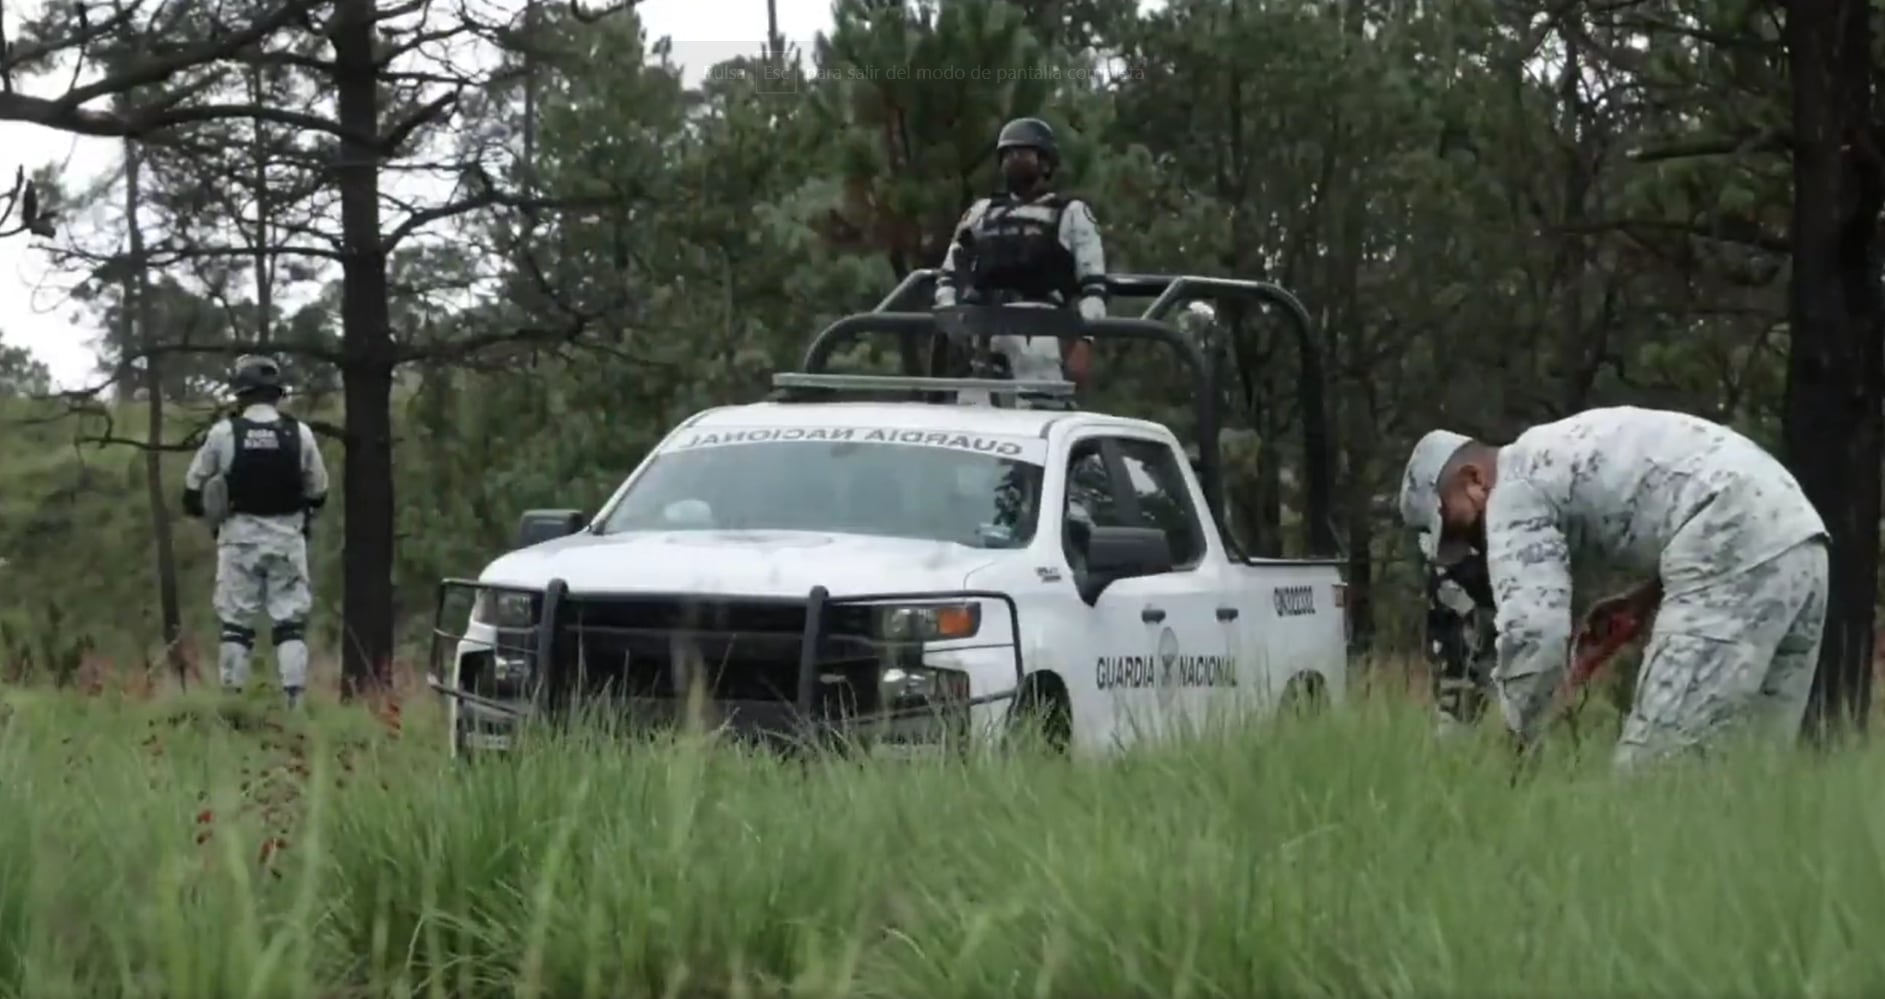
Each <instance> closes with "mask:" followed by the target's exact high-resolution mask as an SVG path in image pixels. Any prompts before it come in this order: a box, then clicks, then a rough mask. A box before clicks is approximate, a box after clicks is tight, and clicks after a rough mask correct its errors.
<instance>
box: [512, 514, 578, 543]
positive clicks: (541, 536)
mask: <svg viewBox="0 0 1885 999" xmlns="http://www.w3.org/2000/svg"><path fill="white" fill-rule="evenodd" d="M588 519H589V518H587V517H585V516H584V515H583V512H582V511H581V510H525V511H524V515H523V516H522V517H520V518H518V520H517V540H516V543H515V544H514V545H512V547H513V548H528V547H530V546H531V545H535V544H541V543H542V542H545V541H550V540H552V539H555V538H561V537H567V536H569V535H571V534H575V533H576V532H577V531H580V530H582V529H583V525H584V524H585V523H587V522H588Z"/></svg>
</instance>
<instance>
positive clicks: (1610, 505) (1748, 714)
mask: <svg viewBox="0 0 1885 999" xmlns="http://www.w3.org/2000/svg"><path fill="white" fill-rule="evenodd" d="M1400 506H1401V519H1402V520H1403V521H1405V522H1406V524H1407V525H1408V526H1409V527H1411V528H1415V529H1417V530H1419V531H1422V532H1424V533H1425V535H1426V538H1425V539H1423V548H1427V549H1428V550H1431V551H1432V552H1433V554H1434V557H1435V560H1436V561H1438V562H1440V563H1442V564H1450V563H1451V562H1453V561H1456V560H1457V559H1458V558H1459V557H1460V556H1461V555H1462V554H1463V553H1464V552H1465V551H1466V549H1467V548H1468V547H1476V548H1478V549H1479V550H1480V551H1483V552H1485V553H1486V561H1487V568H1488V570H1489V573H1490V575H1491V580H1492V591H1493V597H1494V599H1495V601H1496V602H1497V607H1498V610H1497V628H1498V664H1497V665H1496V666H1495V667H1494V669H1493V681H1494V684H1495V685H1496V687H1497V691H1498V698H1499V702H1500V707H1501V709H1502V711H1503V713H1504V715H1505V722H1506V725H1507V726H1508V727H1509V728H1510V729H1511V730H1512V731H1513V733H1514V734H1515V735H1516V736H1517V737H1518V739H1519V740H1520V741H1521V743H1523V744H1530V743H1531V742H1532V741H1533V740H1535V739H1536V737H1537V735H1538V729H1539V726H1540V724H1541V723H1542V722H1543V720H1544V717H1545V714H1546V712H1547V711H1548V709H1549V708H1550V706H1551V702H1552V698H1553V695H1554V694H1555V693H1556V691H1557V688H1558V685H1559V683H1560V681H1561V679H1562V678H1563V676H1564V673H1565V668H1566V665H1567V662H1568V658H1569V653H1570V645H1571V640H1572V637H1573V632H1572V620H1571V559H1572V555H1573V553H1576V554H1577V555H1581V556H1583V555H1594V556H1597V557H1599V558H1604V559H1608V560H1611V561H1612V562H1613V563H1615V564H1618V565H1620V567H1622V568H1626V569H1630V570H1633V571H1638V572H1644V573H1647V574H1650V575H1651V576H1652V578H1651V579H1650V580H1649V581H1648V582H1646V583H1644V584H1642V585H1641V586H1639V587H1637V588H1636V589H1633V590H1631V591H1630V592H1628V593H1625V594H1622V595H1619V596H1615V597H1610V598H1607V599H1606V600H1603V601H1599V602H1598V603H1597V604H1595V605H1593V607H1592V608H1591V611H1590V614H1589V616H1588V618H1587V623H1588V624H1589V625H1591V626H1601V625H1603V624H1605V623H1606V622H1607V621H1608V620H1609V619H1610V618H1611V617H1612V616H1613V615H1614V614H1616V613H1617V612H1619V611H1628V612H1630V613H1633V614H1635V615H1637V616H1638V617H1647V616H1648V615H1649V614H1651V613H1654V614H1655V628H1654V631H1653V633H1652V634H1651V637H1650V640H1649V646H1648V649H1647V651H1646V653H1645V657H1644V661H1643V669H1642V674H1641V678H1640V679H1639V681H1638V686H1637V694H1636V703H1635V705H1634V706H1633V708H1632V710H1631V711H1630V715H1629V717H1628V718H1627V719H1625V721H1624V725H1623V734H1622V738H1621V739H1620V740H1619V742H1618V745H1617V749H1616V755H1615V761H1616V763H1617V765H1618V766H1619V767H1620V768H1623V767H1628V766H1629V765H1630V764H1632V763H1635V762H1637V761H1639V760H1644V759H1649V758H1654V757H1659V756H1664V755H1668V754H1670V753H1673V752H1675V751H1678V750H1682V749H1688V748H1697V747H1700V746H1702V745H1703V744H1705V743H1708V742H1710V741H1712V740H1714V739H1715V738H1716V737H1717V736H1718V735H1722V734H1726V733H1727V732H1729V731H1730V730H1732V729H1735V728H1739V727H1744V726H1749V727H1753V728H1756V729H1758V730H1762V731H1764V732H1765V733H1766V734H1769V735H1771V736H1772V737H1773V738H1776V739H1782V740H1791V739H1792V738H1794V737H1795V736H1796V735H1797V733H1798V731H1799V728H1800V722H1801V718H1802V716H1803V715H1804V713H1805V710H1806V702H1807V696H1808V694H1809V692H1810V690H1811V688H1812V684H1813V674H1814V668H1815V664H1816V662H1817V660H1818V657H1819V646H1820V632H1821V629H1822V627H1823V625H1824V624H1825V619H1826V588H1827V549H1826V545H1827V531H1826V525H1825V524H1824V523H1823V522H1822V521H1821V520H1820V516H1819V513H1818V512H1817V511H1815V510H1814V508H1813V505H1812V504H1811V503H1809V502H1808V501H1807V499H1806V496H1805V495H1804V494H1803V493H1802V492H1801V491H1800V486H1799V484H1798V483H1797V482H1795V481H1794V478H1793V476H1792V475H1791V474H1789V473H1788V472H1787V470H1786V469H1785V468H1784V467H1782V466H1781V464H1780V463H1779V462H1778V461H1776V460H1774V458H1773V457H1772V456H1770V455H1769V454H1767V453H1766V452H1765V451H1763V450H1761V449H1760V447H1758V446H1757V445H1755V444H1754V443H1753V442H1752V441H1749V440H1748V439H1747V438H1745V437H1742V436H1741V435H1739V434H1737V433H1735V432H1734V431H1732V430H1729V429H1728V428H1726V427H1722V426H1719V425H1717V424H1714V423H1710V422H1708V421H1707V420H1703V419H1699V418H1697V417H1693V416H1688V415H1685V414H1682V413H1672V412H1663V411H1659V410H1652V409H1637V408H1632V407H1619V408H1612V409H1594V410H1590V411H1588V412H1584V413H1580V414H1578V415H1576V416H1572V417H1569V418H1566V419H1563V420H1559V421H1557V422H1555V423H1547V424H1544V425H1542V426H1538V427H1533V428H1532V429H1530V430H1528V431H1526V432H1525V433H1524V434H1521V435H1520V436H1519V438H1518V439H1517V440H1515V441H1513V442H1512V443H1511V444H1508V445H1505V446H1504V447H1493V446H1491V445H1487V444H1483V443H1480V442H1478V441H1474V440H1471V439H1469V438H1466V437H1464V436H1461V435H1459V434H1455V433H1449V432H1447V431H1444V430H1436V431H1433V432H1432V433H1429V434H1428V435H1427V436H1425V437H1423V438H1421V440H1420V442H1419V443H1418V444H1416V445H1415V446H1414V451H1413V455H1412V456H1411V457H1410V459H1409V460H1408V463H1407V468H1406V472H1405V474H1404V476H1403V479H1402V483H1401V496H1400Z"/></svg>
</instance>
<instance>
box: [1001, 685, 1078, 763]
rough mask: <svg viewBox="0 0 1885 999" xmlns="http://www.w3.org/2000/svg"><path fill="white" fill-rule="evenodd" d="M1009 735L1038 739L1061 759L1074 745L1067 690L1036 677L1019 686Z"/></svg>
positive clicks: (1010, 717) (1071, 709)
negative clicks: (1023, 735) (1025, 734)
mask: <svg viewBox="0 0 1885 999" xmlns="http://www.w3.org/2000/svg"><path fill="white" fill-rule="evenodd" d="M1009 732H1010V733H1011V734H1012V735H1016V736H1020V734H1021V733H1029V735H1028V736H1025V737H1024V738H1028V739H1035V738H1038V739H1039V740H1040V741H1041V744H1042V745H1044V746H1046V747H1047V748H1048V749H1049V750H1050V751H1052V752H1054V753H1056V754H1060V755H1064V754H1066V752H1067V749H1068V747H1069V746H1070V745H1071V744H1072V743H1073V708H1072V706H1071V705H1070V704H1069V703H1068V702H1067V689H1066V687H1065V686H1063V685H1062V684H1061V683H1060V681H1059V679H1058V678H1055V677H1052V676H1047V677H1043V676H1040V675H1038V674H1037V675H1035V676H1031V677H1028V679H1027V681H1026V682H1025V683H1023V684H1022V687H1021V692H1020V694H1019V695H1018V696H1016V698H1015V703H1014V709H1013V711H1012V713H1011V714H1010V715H1009Z"/></svg>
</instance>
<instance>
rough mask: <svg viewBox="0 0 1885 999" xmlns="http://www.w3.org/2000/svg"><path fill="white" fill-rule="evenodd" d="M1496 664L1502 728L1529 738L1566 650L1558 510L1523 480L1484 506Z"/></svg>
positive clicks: (1566, 564)
mask: <svg viewBox="0 0 1885 999" xmlns="http://www.w3.org/2000/svg"><path fill="white" fill-rule="evenodd" d="M1486 548H1487V551H1486V564H1487V568H1488V570H1489V571H1490V574H1491V576H1492V593H1493V598H1494V600H1495V601H1496V602H1497V604H1498V613H1497V616H1496V618H1495V620H1496V621H1497V628H1498V632H1499V638H1498V649H1499V662H1498V665H1497V666H1495V667H1493V671H1492V679H1493V683H1494V685H1495V686H1496V687H1497V689H1498V692H1499V707H1500V710H1501V711H1502V712H1503V713H1504V715H1505V724H1506V727H1507V728H1509V729H1511V730H1512V731H1513V733H1515V734H1516V735H1517V736H1518V737H1519V738H1520V739H1521V740H1522V741H1524V742H1526V743H1530V742H1531V741H1532V740H1533V739H1534V738H1536V736H1537V734H1538V732H1537V730H1538V727H1539V724H1540V723H1541V722H1542V721H1543V720H1544V717H1545V713H1546V711H1547V710H1548V709H1549V708H1550V707H1551V699H1552V697H1553V696H1554V695H1555V694H1556V693H1557V689H1558V684H1559V683H1560V682H1561V681H1562V679H1563V677H1564V671H1565V667H1566V665H1567V663H1568V660H1569V656H1570V648H1571V633H1572V625H1571V557H1570V549H1569V546H1568V545H1567V544H1566V542H1565V536H1564V528H1563V527H1562V526H1561V514H1560V511H1559V510H1558V508H1557V507H1556V506H1555V505H1554V504H1553V503H1552V502H1551V501H1550V499H1549V498H1548V497H1546V496H1545V495H1544V494H1543V493H1541V492H1540V491H1539V490H1538V489H1537V487H1535V486H1534V485H1532V484H1531V483H1529V482H1526V481H1524V480H1523V479H1511V480H1507V481H1502V482H1500V483H1498V485H1497V486H1496V487H1495V488H1494V489H1493V491H1492V498H1491V500H1489V501H1488V502H1487V505H1486Z"/></svg>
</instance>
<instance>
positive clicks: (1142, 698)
mask: <svg viewBox="0 0 1885 999" xmlns="http://www.w3.org/2000/svg"><path fill="white" fill-rule="evenodd" d="M1161 449H1162V450H1163V451H1164V455H1163V457H1161V456H1160V454H1159V452H1160V450H1161ZM1176 460H1177V457H1176V455H1175V454H1174V453H1173V452H1171V449H1170V448H1169V447H1167V446H1166V445H1164V444H1162V443H1160V442H1158V441H1153V440H1146V439H1140V438H1134V437H1129V436H1123V435H1105V434H1094V435H1090V436H1086V437H1082V438H1079V439H1076V440H1075V441H1074V442H1073V443H1072V445H1071V447H1070V449H1069V451H1068V466H1067V478H1066V493H1065V500H1064V509H1063V516H1062V520H1061V525H1062V527H1061V547H1062V555H1063V557H1064V558H1065V559H1066V565H1067V569H1068V574H1069V578H1068V580H1067V589H1068V591H1069V592H1070V593H1072V594H1073V595H1074V599H1075V600H1077V601H1079V604H1078V606H1077V607H1076V608H1075V620H1076V621H1084V623H1085V626H1086V627H1085V629H1084V634H1085V636H1086V637H1085V640H1084V643H1083V644H1085V645H1086V646H1087V647H1088V648H1089V649H1090V658H1089V660H1088V662H1086V663H1084V664H1077V665H1076V666H1075V669H1076V670H1080V669H1081V668H1082V667H1084V669H1085V671H1086V672H1087V677H1086V678H1083V680H1081V681H1078V682H1080V684H1081V686H1082V687H1083V688H1085V691H1091V692H1092V694H1093V697H1092V699H1091V702H1090V703H1091V704H1092V705H1094V707H1093V708H1092V709H1090V714H1091V715H1092V717H1091V718H1090V719H1089V725H1092V726H1093V727H1094V729H1098V730H1102V731H1104V732H1105V733H1106V735H1105V738H1104V740H1103V741H1106V742H1110V743H1115V744H1118V745H1122V746H1123V745H1128V744H1130V743H1132V742H1135V741H1137V740H1139V739H1145V738H1158V737H1163V736H1167V735H1170V734H1174V733H1175V732H1177V731H1178V730H1179V729H1181V728H1182V727H1183V722H1182V720H1183V719H1186V718H1189V717H1192V716H1194V715H1197V714H1200V713H1201V712H1200V711H1199V710H1196V709H1195V708H1194V705H1193V704H1192V703H1190V702H1192V701H1194V700H1198V699H1199V696H1200V694H1199V693H1197V692H1194V690H1193V688H1195V687H1197V686H1199V683H1200V681H1201V680H1204V681H1208V680H1210V679H1212V678H1213V677H1215V676H1217V675H1218V674H1222V673H1233V674H1234V671H1230V670H1227V669H1226V665H1227V664H1226V663H1225V662H1224V660H1225V658H1226V654H1227V652H1228V648H1227V640H1226V639H1225V637H1224V635H1225V629H1224V628H1223V627H1222V626H1221V624H1220V623H1219V622H1218V621H1217V620H1216V603H1215V601H1216V593H1217V592H1218V589H1219V587H1218V586H1217V585H1216V581H1215V580H1213V579H1211V578H1209V577H1210V576H1211V571H1210V570H1209V569H1208V568H1206V566H1207V562H1206V560H1205V558H1204V554H1205V548H1204V545H1203V542H1202V537H1201V534H1202V530H1201V527H1200V525H1198V524H1197V522H1196V520H1195V517H1194V518H1193V519H1192V520H1191V522H1190V523H1191V526H1190V527H1189V528H1174V529H1173V530H1168V531H1167V535H1168V540H1170V541H1171V542H1172V554H1173V562H1174V563H1175V564H1174V567H1173V569H1172V571H1169V572H1161V573H1156V574H1152V575H1142V576H1131V577H1127V578H1124V579H1119V580H1116V581H1114V582H1113V583H1111V584H1110V585H1108V586H1107V587H1106V588H1105V589H1104V590H1102V591H1101V592H1100V593H1099V595H1098V596H1097V597H1096V598H1095V599H1094V600H1093V601H1092V603H1091V604H1088V603H1087V602H1086V600H1085V599H1084V598H1082V597H1080V596H1079V595H1078V587H1079V583H1080V581H1081V580H1082V579H1084V578H1085V576H1086V572H1085V565H1086V557H1085V556H1086V547H1087V542H1088V540H1089V539H1090V532H1091V530H1092V528H1094V527H1151V528H1160V529H1165V528H1166V527H1167V525H1169V524H1178V523H1182V522H1183V521H1184V517H1185V515H1186V513H1187V512H1191V511H1190V510H1189V505H1188V504H1187V505H1184V506H1179V507H1177V508H1175V509H1163V510H1162V509H1160V505H1161V504H1166V505H1168V506H1169V496H1168V495H1167V492H1166V490H1165V489H1163V488H1162V487H1161V485H1160V483H1161V481H1172V479H1170V478H1169V476H1177V478H1176V481H1177V482H1179V483H1180V484H1181V485H1182V482H1183V478H1182V473H1179V472H1178V470H1177V468H1176V466H1168V465H1167V464H1165V463H1167V462H1175V461H1176ZM1186 495H1187V494H1186V493H1184V492H1182V491H1181V492H1180V493H1178V496H1179V497H1180V498H1181V499H1182V498H1184V497H1185V496H1186ZM1174 518H1176V519H1174ZM1174 530H1175V531H1176V532H1177V533H1176V535H1175V536H1174V533H1173V531H1174ZM1085 691H1083V692H1085ZM1078 711H1079V706H1078V705H1076V714H1077V713H1078ZM1075 725H1076V729H1078V727H1079V725H1080V719H1079V718H1078V717H1076V720H1075ZM1097 734H1098V732H1096V735H1097Z"/></svg>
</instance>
